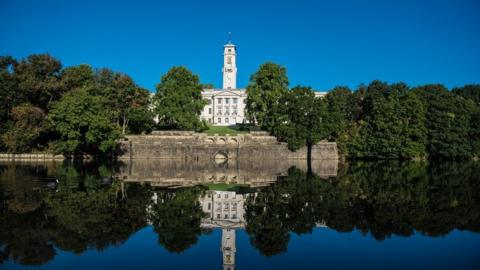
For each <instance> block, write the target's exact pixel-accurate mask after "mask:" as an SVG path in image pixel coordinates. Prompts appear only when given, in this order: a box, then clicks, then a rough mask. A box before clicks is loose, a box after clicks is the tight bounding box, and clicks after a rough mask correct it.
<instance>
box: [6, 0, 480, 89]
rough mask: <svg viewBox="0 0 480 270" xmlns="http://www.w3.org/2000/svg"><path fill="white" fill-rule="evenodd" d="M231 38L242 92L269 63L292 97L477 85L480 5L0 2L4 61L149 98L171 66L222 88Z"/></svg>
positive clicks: (298, 0)
mask: <svg viewBox="0 0 480 270" xmlns="http://www.w3.org/2000/svg"><path fill="white" fill-rule="evenodd" d="M228 32H232V33H233V38H232V39H233V42H234V43H235V44H236V45H237V46H238V71H239V74H238V86H239V87H245V86H246V85H247V84H248V81H249V78H250V75H251V74H252V73H253V72H255V70H257V69H258V66H259V65H260V64H261V63H263V62H266V61H273V62H276V63H279V64H281V65H284V66H285V67H286V68H287V70H288V76H289V79H290V84H291V86H295V85H297V84H302V85H307V86H312V87H313V88H315V89H317V90H328V89H331V88H332V87H334V86H336V85H347V86H349V87H352V88H355V87H357V86H358V85H359V84H360V83H368V82H370V81H372V80H374V79H380V80H384V81H388V82H397V81H403V82H406V83H407V84H409V85H411V86H414V85H419V84H426V83H433V82H438V83H443V84H445V85H446V86H448V87H454V86H461V85H464V84H467V83H480V1H479V0H470V1H469V0H464V1H461V0H457V1H455V0H452V1H442V0H431V1H430V0H417V1H409V0H405V1H400V0H399V1H395V0H383V1H374V0H364V1H360V0H358V1H354V0H351V1H313V0H312V1H306V0H292V1H282V0H276V1H275V0H271V1H261V0H255V1H253V0H252V1H248V0H247V1H233V0H232V1H198V0H197V1H196V0H190V1H173V0H172V1H140V0H136V1H122V0H117V1H90V0H82V1H68V0H64V1H49V0H44V1H34V0H31V1H25V0H0V55H6V54H9V55H12V56H14V57H16V58H24V57H26V56H28V55H29V54H32V53H50V54H51V55H53V56H54V57H57V58H59V59H60V60H61V61H62V63H63V64H64V65H65V66H71V65H78V64H81V63H87V64H90V65H92V66H93V67H109V68H112V69H113V70H115V71H120V72H124V73H127V74H129V75H131V76H132V77H133V78H134V80H135V81H136V82H137V83H138V84H140V85H141V86H143V87H145V88H147V89H150V90H154V89H155V85H156V84H157V83H158V82H159V80H160V76H161V75H162V74H164V73H165V72H166V71H167V70H168V69H169V68H170V67H172V66H175V65H184V66H187V67H188V68H189V69H191V70H192V71H193V72H194V73H196V74H198V75H199V76H200V78H201V81H202V82H204V83H213V84H214V85H215V86H216V87H220V86H221V80H222V76H221V75H222V74H221V66H222V48H223V45H224V43H225V42H226V41H227V33H228Z"/></svg>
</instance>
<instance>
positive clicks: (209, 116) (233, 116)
mask: <svg viewBox="0 0 480 270" xmlns="http://www.w3.org/2000/svg"><path fill="white" fill-rule="evenodd" d="M222 73H223V88H222V89H204V90H203V92H202V97H203V98H204V99H205V100H207V105H206V106H205V107H204V108H203V111H202V113H201V115H200V117H201V119H204V120H205V121H207V123H209V124H211V125H215V126H231V125H236V124H242V123H246V122H247V119H246V118H245V104H246V98H247V94H246V91H245V88H237V48H236V46H235V45H234V44H232V43H231V42H228V43H227V44H225V46H223V68H222ZM325 94H326V93H325V92H315V96H317V97H323V96H325Z"/></svg>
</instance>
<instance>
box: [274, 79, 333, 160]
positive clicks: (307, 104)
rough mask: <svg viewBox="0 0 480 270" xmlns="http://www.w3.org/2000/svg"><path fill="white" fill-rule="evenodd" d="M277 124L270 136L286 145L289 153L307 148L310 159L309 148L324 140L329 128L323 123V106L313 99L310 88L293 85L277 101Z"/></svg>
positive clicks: (325, 113) (324, 107)
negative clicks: (275, 137) (286, 143)
mask: <svg viewBox="0 0 480 270" xmlns="http://www.w3.org/2000/svg"><path fill="white" fill-rule="evenodd" d="M276 108H278V110H279V111H278V112H276V111H275V110H274V113H275V114H276V115H279V116H278V117H277V118H278V121H277V122H276V123H275V124H274V126H273V127H272V133H273V134H274V135H275V136H277V138H278V139H279V140H281V141H286V142H288V147H289V148H290V149H291V150H297V149H299V148H301V147H302V146H304V145H307V147H308V156H309V159H311V148H312V145H313V144H315V143H316V142H318V141H320V140H321V139H325V138H327V137H328V135H329V133H330V131H329V130H330V129H329V128H330V127H329V125H328V123H327V122H326V121H325V120H326V118H327V107H326V103H325V101H324V100H323V99H320V98H315V94H314V93H313V90H312V89H311V88H310V87H302V86H297V87H294V88H293V89H292V90H291V91H289V92H287V93H285V94H284V95H283V97H281V98H280V99H279V105H277V106H276V107H274V109H276Z"/></svg>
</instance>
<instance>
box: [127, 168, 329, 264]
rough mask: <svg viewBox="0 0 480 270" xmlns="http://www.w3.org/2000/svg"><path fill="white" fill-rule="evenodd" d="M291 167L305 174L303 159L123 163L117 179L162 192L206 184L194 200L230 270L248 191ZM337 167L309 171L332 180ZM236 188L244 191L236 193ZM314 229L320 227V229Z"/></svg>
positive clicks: (286, 172)
mask: <svg viewBox="0 0 480 270" xmlns="http://www.w3.org/2000/svg"><path fill="white" fill-rule="evenodd" d="M291 167H296V168H298V169H300V170H302V171H305V172H306V171H307V169H308V168H307V163H306V162H305V161H302V160H297V161H295V160H290V161H287V160H264V161H262V162H259V161H258V160H227V161H226V162H224V163H221V164H218V163H217V162H215V161H198V162H188V163H187V162H179V161H172V160H162V159H158V160H131V161H127V162H125V163H124V165H123V166H122V167H121V169H120V173H119V175H118V177H119V178H120V179H122V180H123V182H139V183H147V184H149V185H150V186H152V187H163V188H182V187H191V186H196V185H207V186H208V187H209V190H208V191H206V192H205V194H204V195H202V196H200V198H199V203H200V206H201V209H202V210H203V212H204V213H206V217H205V218H203V219H202V222H201V228H202V229H217V228H218V229H221V230H222V240H221V252H222V258H223V269H225V270H227V269H228V270H233V269H235V252H236V242H235V240H236V230H237V229H244V228H245V226H246V223H245V202H246V200H247V198H248V197H249V196H255V195H256V193H255V192H252V189H254V188H261V187H266V186H268V185H270V184H272V183H274V182H275V181H276V180H277V179H278V177H279V176H286V175H288V170H289V168H291ZM337 167H338V161H337V160H316V161H313V163H312V166H311V169H312V172H313V173H315V174H316V175H317V176H319V177H324V178H327V177H330V176H336V175H337ZM240 187H243V188H248V189H249V191H247V192H239V191H238V190H239V188H240ZM219 189H222V190H219ZM156 195H157V194H156V193H154V197H153V198H152V199H153V202H154V203H158V200H157V196H156ZM147 211H150V210H149V209H147ZM317 226H322V227H323V226H324V224H323V223H319V224H317Z"/></svg>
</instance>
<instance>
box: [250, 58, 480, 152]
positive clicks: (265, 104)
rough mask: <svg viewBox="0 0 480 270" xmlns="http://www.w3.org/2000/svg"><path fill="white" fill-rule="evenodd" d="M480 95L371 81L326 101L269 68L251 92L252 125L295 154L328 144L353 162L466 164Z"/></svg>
mask: <svg viewBox="0 0 480 270" xmlns="http://www.w3.org/2000/svg"><path fill="white" fill-rule="evenodd" d="M479 93H480V85H466V86H464V87H461V88H454V89H452V91H449V90H448V89H447V88H446V87H444V86H443V85H440V84H431V85H424V86H418V87H414V88H411V87H408V86H407V85H406V84H404V83H394V84H388V83H386V82H381V81H373V82H371V83H370V84H369V85H360V86H359V87H358V88H357V89H356V90H355V91H352V90H351V89H349V88H348V87H336V88H334V89H332V90H330V91H329V92H328V93H327V95H326V96H325V97H324V98H321V97H315V95H314V91H313V90H312V89H311V88H310V87H304V86H296V87H294V88H292V89H289V88H288V78H287V75H286V69H285V68H284V67H282V66H279V65H277V64H273V63H266V64H263V65H261V66H260V69H259V70H258V71H257V72H256V73H255V74H253V75H252V77H251V81H250V84H249V86H248V87H247V94H248V96H247V117H248V119H249V121H250V122H251V123H253V124H254V125H258V126H260V127H262V128H263V129H265V130H267V131H270V132H271V133H272V134H273V135H275V136H277V138H278V139H279V140H281V141H285V142H288V144H289V147H290V148H291V149H292V150H295V149H298V148H300V147H302V146H304V145H307V146H311V145H312V144H314V143H316V142H318V141H321V140H329V141H336V142H337V143H338V145H339V147H340V150H341V153H342V154H343V155H344V156H346V157H349V158H357V159H423V158H435V159H438V158H440V159H467V158H472V157H478V156H479V153H480V94H479Z"/></svg>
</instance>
